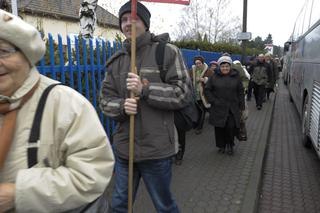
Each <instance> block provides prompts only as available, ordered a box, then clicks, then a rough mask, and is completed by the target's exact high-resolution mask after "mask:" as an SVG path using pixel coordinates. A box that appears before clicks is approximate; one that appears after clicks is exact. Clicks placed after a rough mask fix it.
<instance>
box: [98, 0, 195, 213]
mask: <svg viewBox="0 0 320 213" xmlns="http://www.w3.org/2000/svg"><path fill="white" fill-rule="evenodd" d="M137 15H138V19H137V60H136V62H137V71H138V74H139V75H136V74H133V73H129V71H130V60H131V59H130V55H131V53H130V45H131V42H130V38H131V1H129V2H127V3H126V4H124V5H123V6H122V7H121V8H120V10H119V21H120V23H119V25H120V28H121V31H122V32H123V33H124V35H125V37H126V38H127V39H126V40H125V41H124V47H123V49H121V50H120V51H118V52H117V53H115V55H113V57H111V58H110V60H109V61H108V63H107V72H106V77H105V79H104V81H103V84H102V91H101V97H100V107H101V109H102V111H103V112H104V113H105V114H106V115H107V116H109V117H110V118H112V119H114V120H115V121H117V128H116V130H115V132H114V133H113V141H114V151H115V156H116V165H115V186H114V191H113V194H112V204H111V207H112V210H113V212H115V213H118V212H127V208H128V206H127V201H128V185H127V183H128V158H129V154H128V153H129V151H128V147H129V144H128V143H129V127H130V122H129V115H135V129H134V135H135V138H134V149H135V152H134V153H135V154H134V175H133V176H134V180H133V185H134V186H133V189H134V192H133V196H134V197H135V195H136V192H137V189H138V185H139V181H140V178H141V177H142V178H143V181H144V183H145V185H146V187H147V190H148V192H149V194H150V196H151V198H152V201H153V204H154V206H155V208H156V210H157V212H172V213H176V212H179V209H178V207H177V205H176V203H175V201H174V199H173V196H172V194H171V192H170V182H171V161H172V160H171V159H172V156H174V155H175V153H176V151H177V150H176V149H175V147H176V146H175V145H176V143H177V133H176V128H175V126H174V116H173V115H174V111H173V110H177V109H180V108H183V107H184V106H186V104H187V101H188V98H187V97H190V91H189V89H188V86H187V81H190V79H189V77H188V71H187V68H186V67H185V64H184V61H183V58H182V55H181V53H180V51H179V49H178V48H177V47H176V46H174V45H171V44H167V45H166V47H165V54H164V65H163V66H164V67H163V69H164V70H167V73H166V76H165V81H164V82H163V81H162V80H161V78H160V75H159V68H158V66H157V62H156V57H155V54H156V47H157V45H158V42H159V41H160V40H164V41H168V40H169V36H168V34H164V35H160V36H154V35H153V34H151V33H150V32H149V26H150V16H151V14H150V12H149V10H148V9H147V8H146V7H145V6H144V5H143V4H141V3H140V2H138V3H137ZM189 83H191V82H189ZM130 91H132V92H133V93H134V94H135V95H136V96H137V97H139V100H138V101H137V98H128V93H129V92H130ZM134 197H133V199H134Z"/></svg>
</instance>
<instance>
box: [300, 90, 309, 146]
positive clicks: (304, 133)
mask: <svg viewBox="0 0 320 213" xmlns="http://www.w3.org/2000/svg"><path fill="white" fill-rule="evenodd" d="M307 106H308V96H306V97H305V99H304V102H303V109H302V125H301V129H302V131H301V133H302V134H301V135H302V144H303V146H304V147H306V148H310V147H311V141H310V138H309V136H308V135H307V129H308V109H307Z"/></svg>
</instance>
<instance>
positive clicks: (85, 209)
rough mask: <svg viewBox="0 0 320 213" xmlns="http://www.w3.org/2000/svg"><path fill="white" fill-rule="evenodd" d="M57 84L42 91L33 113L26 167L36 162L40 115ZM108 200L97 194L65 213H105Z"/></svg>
mask: <svg viewBox="0 0 320 213" xmlns="http://www.w3.org/2000/svg"><path fill="white" fill-rule="evenodd" d="M57 85H61V84H60V83H59V84H52V85H50V86H48V87H47V88H46V89H45V90H44V91H43V93H42V95H41V97H40V100H39V103H38V106H37V109H36V113H35V117H34V119H33V124H32V128H31V133H30V137H29V143H28V152H27V154H28V167H29V168H31V167H33V166H34V165H35V164H37V163H38V159H37V153H38V145H37V144H38V141H39V138H40V127H41V120H42V115H43V111H44V108H45V104H46V100H47V97H48V95H49V92H50V91H51V90H52V89H53V88H54V87H55V86H57ZM108 209H109V207H108V201H107V199H106V198H105V197H104V195H103V194H102V195H101V196H99V197H98V198H97V199H95V200H94V201H92V202H91V203H89V204H85V205H83V206H80V207H77V208H76V209H72V210H68V211H66V212H65V213H98V212H99V213H100V212H101V213H107V212H108Z"/></svg>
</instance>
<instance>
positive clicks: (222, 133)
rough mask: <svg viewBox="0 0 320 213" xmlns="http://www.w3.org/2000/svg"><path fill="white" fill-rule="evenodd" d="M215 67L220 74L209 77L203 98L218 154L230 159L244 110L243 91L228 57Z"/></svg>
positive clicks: (220, 60) (222, 58) (219, 61)
mask: <svg viewBox="0 0 320 213" xmlns="http://www.w3.org/2000/svg"><path fill="white" fill-rule="evenodd" d="M218 64H219V66H220V72H217V73H215V74H214V75H213V76H211V77H210V78H209V80H208V82H207V83H206V85H205V95H206V97H207V98H208V101H209V103H210V104H211V108H210V117H209V123H210V124H211V125H213V126H214V127H215V139H216V146H217V147H218V148H219V152H220V153H224V152H225V151H227V153H228V154H230V155H232V154H233V146H234V137H235V136H236V135H237V133H238V130H239V128H240V116H241V112H242V111H243V110H244V109H245V102H244V89H243V85H242V82H241V79H240V76H239V72H238V71H236V70H235V69H232V67H231V65H232V59H231V58H230V56H226V55H225V56H222V57H220V58H219V60H218Z"/></svg>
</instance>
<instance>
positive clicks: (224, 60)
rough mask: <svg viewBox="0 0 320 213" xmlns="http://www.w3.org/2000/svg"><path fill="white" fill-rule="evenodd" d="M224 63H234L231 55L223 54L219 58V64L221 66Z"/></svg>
mask: <svg viewBox="0 0 320 213" xmlns="http://www.w3.org/2000/svg"><path fill="white" fill-rule="evenodd" d="M222 63H228V64H230V65H231V64H232V59H231V57H230V56H221V57H220V58H219V59H218V64H219V66H220V64H222Z"/></svg>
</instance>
